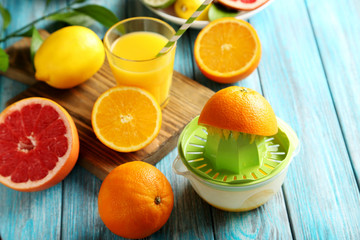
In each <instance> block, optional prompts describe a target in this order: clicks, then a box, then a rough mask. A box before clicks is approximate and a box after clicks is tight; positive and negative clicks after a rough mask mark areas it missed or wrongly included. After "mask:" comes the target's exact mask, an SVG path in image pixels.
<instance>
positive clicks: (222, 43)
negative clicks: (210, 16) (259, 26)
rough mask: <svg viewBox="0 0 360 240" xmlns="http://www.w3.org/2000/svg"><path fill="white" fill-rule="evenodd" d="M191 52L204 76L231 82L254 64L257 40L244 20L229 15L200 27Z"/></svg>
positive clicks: (258, 46) (258, 50)
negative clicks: (201, 28)
mask: <svg viewBox="0 0 360 240" xmlns="http://www.w3.org/2000/svg"><path fill="white" fill-rule="evenodd" d="M194 56H195V61H196V63H197V65H198V67H199V69H200V70H201V72H202V73H203V74H204V75H205V76H206V77H208V78H209V79H211V80H214V81H216V82H220V83H233V82H237V81H239V80H242V79H244V78H245V77H247V76H249V75H250V74H251V73H252V72H253V71H254V70H255V69H256V68H257V66H258V65H259V62H260V58H261V43H260V40H259V37H258V35H257V33H256V30H255V29H254V28H253V27H252V26H251V25H250V24H249V23H248V22H246V21H243V20H240V19H236V18H232V17H226V18H220V19H218V20H215V21H213V22H210V23H209V24H208V25H207V26H206V27H205V28H203V30H201V31H200V33H199V34H198V36H197V38H196V41H195V46H194Z"/></svg>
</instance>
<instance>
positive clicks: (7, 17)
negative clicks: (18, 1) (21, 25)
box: [0, 3, 11, 29]
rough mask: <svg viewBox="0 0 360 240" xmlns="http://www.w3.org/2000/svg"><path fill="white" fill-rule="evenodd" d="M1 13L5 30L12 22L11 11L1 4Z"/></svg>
mask: <svg viewBox="0 0 360 240" xmlns="http://www.w3.org/2000/svg"><path fill="white" fill-rule="evenodd" d="M0 13H1V16H2V19H3V29H6V28H7V27H8V26H9V24H10V22H11V15H10V13H9V11H8V10H7V9H6V8H4V7H3V6H2V5H1V3H0Z"/></svg>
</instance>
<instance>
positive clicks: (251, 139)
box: [178, 117, 299, 186]
mask: <svg viewBox="0 0 360 240" xmlns="http://www.w3.org/2000/svg"><path fill="white" fill-rule="evenodd" d="M198 118H199V117H196V118H194V119H193V120H192V121H191V122H190V123H189V124H188V125H187V126H186V127H185V128H184V130H183V131H182V133H181V135H180V137H179V141H178V151H179V156H180V158H181V160H182V162H183V163H184V165H185V166H186V167H187V169H188V170H190V171H191V172H193V173H194V174H195V175H196V176H198V177H200V178H201V179H203V180H205V181H207V182H211V183H215V184H217V185H228V186H234V185H241V186H246V185H252V184H255V183H259V182H263V181H266V180H267V179H270V178H272V177H273V176H275V175H277V173H279V172H280V171H281V170H283V169H284V168H285V167H286V166H287V165H288V164H289V162H290V160H291V159H292V157H293V156H294V155H295V154H296V152H295V150H298V145H299V141H298V138H297V136H296V134H295V132H294V131H293V130H292V128H291V127H290V126H289V125H287V124H286V123H285V122H284V121H283V120H281V119H280V118H277V122H278V128H279V131H278V133H277V134H275V135H274V136H269V137H265V136H256V135H251V134H245V133H239V132H233V131H229V130H222V129H213V128H209V129H207V128H206V127H204V126H200V125H198Z"/></svg>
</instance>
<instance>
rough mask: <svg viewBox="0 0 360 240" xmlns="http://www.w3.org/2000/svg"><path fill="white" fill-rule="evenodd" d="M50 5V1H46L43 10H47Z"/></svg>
mask: <svg viewBox="0 0 360 240" xmlns="http://www.w3.org/2000/svg"><path fill="white" fill-rule="evenodd" d="M50 3H51V0H46V5H45V9H47V8H48V7H49V5H50Z"/></svg>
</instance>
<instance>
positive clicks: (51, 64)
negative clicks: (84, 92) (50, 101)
mask: <svg viewBox="0 0 360 240" xmlns="http://www.w3.org/2000/svg"><path fill="white" fill-rule="evenodd" d="M104 60H105V50H104V45H103V43H102V41H101V40H100V39H99V37H98V36H97V35H96V33H94V32H93V31H92V30H90V29H89V28H86V27H82V26H69V27H64V28H62V29H60V30H58V31H56V32H54V33H52V34H51V35H50V36H49V37H48V38H47V39H46V40H45V41H44V42H43V43H42V45H41V46H40V48H39V50H38V51H37V52H36V54H35V58H34V64H35V69H36V73H35V78H36V79H37V80H40V81H45V82H46V83H47V84H49V85H50V86H52V87H55V88H60V89H66V88H72V87H75V86H77V85H79V84H80V83H83V82H85V81H86V80H88V79H89V78H90V77H91V76H92V75H94V74H95V73H96V72H97V71H98V70H99V69H100V68H101V66H102V65H103V63H104Z"/></svg>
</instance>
